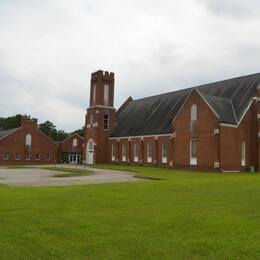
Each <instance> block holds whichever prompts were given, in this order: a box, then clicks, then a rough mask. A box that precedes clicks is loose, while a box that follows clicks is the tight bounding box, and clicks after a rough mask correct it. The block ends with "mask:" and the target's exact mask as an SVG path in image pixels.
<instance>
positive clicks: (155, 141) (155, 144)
mask: <svg viewBox="0 0 260 260" xmlns="http://www.w3.org/2000/svg"><path fill="white" fill-rule="evenodd" d="M154 147H155V151H154V155H155V156H154V157H155V161H156V162H154V161H153V164H154V165H158V162H159V161H158V154H159V153H158V136H156V137H155V139H154Z"/></svg>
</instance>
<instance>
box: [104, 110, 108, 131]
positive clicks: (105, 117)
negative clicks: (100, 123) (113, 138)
mask: <svg viewBox="0 0 260 260" xmlns="http://www.w3.org/2000/svg"><path fill="white" fill-rule="evenodd" d="M104 129H109V115H108V114H107V113H105V114H104Z"/></svg>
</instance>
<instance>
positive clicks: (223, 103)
mask: <svg viewBox="0 0 260 260" xmlns="http://www.w3.org/2000/svg"><path fill="white" fill-rule="evenodd" d="M259 84H260V73H257V74H252V75H248V76H243V77H239V78H233V79H228V80H224V81H219V82H215V83H210V84H206V85H201V86H196V87H193V88H188V89H183V90H178V91H173V92H170V93H165V94H161V95H156V96H151V97H147V98H142V99H138V100H133V101H131V102H129V103H128V105H127V106H126V107H125V108H124V109H123V110H122V111H120V112H119V113H118V114H117V125H116V127H115V129H114V130H113V131H112V133H111V135H110V137H123V136H140V135H153V134H168V133H171V132H172V126H171V122H172V120H173V118H174V117H175V116H176V114H177V113H178V111H179V110H180V109H181V107H182V105H183V104H184V102H185V100H186V98H187V97H188V95H189V94H190V93H191V92H192V90H193V89H197V90H198V91H199V92H200V93H201V94H202V96H203V97H204V98H205V99H206V100H207V102H208V103H209V104H210V106H211V107H212V108H213V109H214V111H215V112H216V113H217V114H218V115H219V118H220V121H221V122H222V123H230V124H237V123H238V122H239V120H240V119H241V118H242V116H243V114H244V112H245V110H246V108H247V107H248V105H249V103H250V102H251V100H252V98H253V97H254V96H256V92H257V87H258V86H259Z"/></svg>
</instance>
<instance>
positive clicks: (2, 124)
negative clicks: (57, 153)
mask: <svg viewBox="0 0 260 260" xmlns="http://www.w3.org/2000/svg"><path fill="white" fill-rule="evenodd" d="M22 118H27V119H32V118H31V116H29V115H21V114H18V115H15V116H10V117H6V118H4V117H0V128H1V129H2V130H8V129H12V128H17V127H20V126H21V120H22ZM38 127H39V129H40V130H41V131H42V132H43V133H44V134H46V135H47V136H48V137H50V138H51V139H52V140H53V141H56V142H61V141H63V140H64V139H66V138H67V137H68V136H69V135H71V134H73V133H77V134H79V135H80V136H84V130H83V127H82V128H80V129H77V130H75V131H73V132H71V133H68V132H66V131H64V130H58V129H57V128H56V126H55V125H54V124H53V123H52V122H51V121H45V122H44V123H41V124H39V125H38Z"/></svg>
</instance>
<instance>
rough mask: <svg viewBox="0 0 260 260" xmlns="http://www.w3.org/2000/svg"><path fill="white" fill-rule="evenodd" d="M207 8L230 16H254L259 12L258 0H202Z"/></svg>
mask: <svg viewBox="0 0 260 260" xmlns="http://www.w3.org/2000/svg"><path fill="white" fill-rule="evenodd" d="M199 2H200V3H201V2H202V3H204V4H205V5H206V6H207V8H208V9H209V10H210V11H211V12H212V13H213V14H216V15H224V16H227V17H232V18H238V19H239V18H254V17H255V16H257V15H258V14H259V12H258V11H259V8H260V2H259V1H258V0H247V1H244V0H236V1H234V0H202V1H199Z"/></svg>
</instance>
